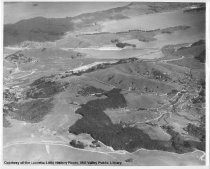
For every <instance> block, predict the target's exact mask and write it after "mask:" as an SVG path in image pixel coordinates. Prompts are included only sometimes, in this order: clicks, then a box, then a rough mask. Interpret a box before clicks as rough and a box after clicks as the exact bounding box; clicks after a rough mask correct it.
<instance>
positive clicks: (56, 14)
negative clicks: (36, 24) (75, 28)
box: [4, 2, 128, 24]
mask: <svg viewBox="0 0 210 169" xmlns="http://www.w3.org/2000/svg"><path fill="white" fill-rule="evenodd" d="M126 4H128V2H16V3H14V2H6V3H4V23H5V24H6V23H15V22H17V21H20V20H22V19H28V18H33V17H37V16H43V17H47V18H61V17H67V16H69V17H71V16H76V15H79V14H81V13H87V12H95V11H100V10H105V9H109V8H114V7H118V6H124V5H126Z"/></svg>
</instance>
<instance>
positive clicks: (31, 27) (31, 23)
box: [4, 2, 189, 46]
mask: <svg viewBox="0 0 210 169" xmlns="http://www.w3.org/2000/svg"><path fill="white" fill-rule="evenodd" d="M186 6H189V3H168V2H164V3H157V2H154V3H147V2H141V3H130V4H128V5H125V6H123V7H117V8H112V9H108V10H104V11H98V12H93V13H85V14H81V15H78V16H75V17H66V18H44V17H36V18H32V19H27V20H21V21H19V22H17V23H14V24H6V25H4V46H9V45H16V44H17V43H21V42H24V41H36V42H45V41H55V40H58V39H61V38H62V37H63V36H64V35H65V33H66V32H69V31H73V30H79V29H81V28H86V27H91V26H94V24H96V23H97V22H99V21H100V22H101V21H107V20H119V19H125V18H129V17H130V16H136V15H142V14H149V13H155V12H163V11H168V10H175V9H179V8H184V7H186Z"/></svg>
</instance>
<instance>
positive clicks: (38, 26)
mask: <svg viewBox="0 0 210 169" xmlns="http://www.w3.org/2000/svg"><path fill="white" fill-rule="evenodd" d="M70 30H73V23H71V21H70V19H69V18H59V19H58V18H49V19H48V18H43V17H36V18H32V19H27V20H21V21H19V22H17V23H15V24H6V25H4V46H8V45H14V44H17V43H20V42H23V41H38V42H44V41H55V40H57V39H60V38H61V37H62V36H63V35H64V34H65V33H66V32H67V31H70Z"/></svg>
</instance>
